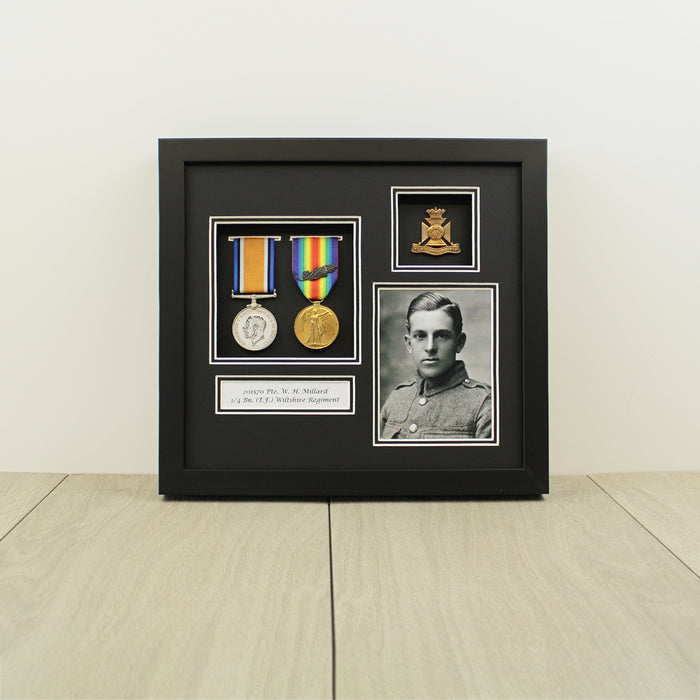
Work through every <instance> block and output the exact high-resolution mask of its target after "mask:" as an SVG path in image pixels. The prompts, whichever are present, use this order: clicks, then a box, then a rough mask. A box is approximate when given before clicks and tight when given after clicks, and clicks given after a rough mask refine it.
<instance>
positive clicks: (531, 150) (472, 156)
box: [159, 139, 549, 498]
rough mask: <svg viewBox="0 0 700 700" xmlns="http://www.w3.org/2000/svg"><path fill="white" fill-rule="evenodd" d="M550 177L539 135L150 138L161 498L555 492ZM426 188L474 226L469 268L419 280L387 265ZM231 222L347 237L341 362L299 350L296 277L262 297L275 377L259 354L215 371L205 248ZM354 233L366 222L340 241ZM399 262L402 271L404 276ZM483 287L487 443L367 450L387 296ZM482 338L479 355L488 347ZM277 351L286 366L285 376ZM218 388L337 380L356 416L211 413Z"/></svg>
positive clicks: (281, 276) (220, 364) (374, 430)
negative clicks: (294, 323)
mask: <svg viewBox="0 0 700 700" xmlns="http://www.w3.org/2000/svg"><path fill="white" fill-rule="evenodd" d="M546 177H547V142H546V141H545V140H539V139H532V140H529V139H528V140H516V139H161V140H160V141H159V183H160V193H159V205H160V393H159V400H160V404H159V490H160V493H161V494H164V495H167V496H173V497H178V496H210V497H217V496H221V497H224V496H226V497H289V498H358V497H366V498H379V497H453V498H454V497H464V496H517V495H522V496H525V495H537V494H544V493H548V491H549V479H548V475H549V449H548V391H547V379H548V376H547V375H548V368H547V180H546ZM412 187H413V188H415V192H416V195H415V198H414V199H411V196H412V194H413V191H412V190H411V188H412ZM460 187H464V188H465V189H464V192H462V190H460V189H459V188H460ZM392 188H393V189H392ZM421 188H425V189H426V191H428V192H429V193H431V194H432V193H433V192H435V193H436V195H435V198H436V199H437V200H439V197H440V194H439V193H440V191H441V189H444V192H445V194H444V196H445V198H446V201H449V202H454V203H455V204H454V206H455V207H462V210H461V213H460V216H461V219H460V221H461V220H464V221H467V222H469V221H471V222H472V223H471V224H468V223H467V224H465V226H466V227H467V228H469V226H471V230H470V231H467V233H465V234H464V239H465V240H470V241H471V243H470V244H469V245H465V246H464V249H467V248H468V249H469V252H468V253H465V256H464V264H463V265H461V264H458V263H460V261H459V260H458V259H457V256H455V263H454V264H447V265H445V268H446V269H445V270H444V271H443V270H442V269H440V268H439V265H438V264H435V261H434V260H431V261H429V263H430V264H429V268H430V269H428V270H426V271H425V272H423V271H422V270H421V269H420V267H421V263H420V262H417V263H415V264H414V263H413V261H412V259H410V258H406V256H405V255H404V253H403V252H401V257H399V255H398V254H397V253H396V251H395V247H396V246H403V247H404V248H405V245H406V243H405V242H404V241H405V240H406V239H407V236H408V237H410V231H409V233H406V226H408V225H409V224H405V223H404V224H401V225H403V226H404V229H403V230H401V231H400V230H398V226H399V223H398V222H399V219H401V221H404V220H406V216H407V215H405V213H403V214H402V213H401V212H398V213H397V211H395V205H396V202H399V204H398V205H397V206H401V203H402V202H407V204H406V205H405V206H406V211H409V210H408V207H409V206H413V207H419V206H420V207H422V206H423V205H424V199H421V197H423V195H421V194H420V192H421V191H422V190H421ZM397 192H398V194H399V195H400V197H399V198H398V199H397V196H396V195H397ZM462 196H463V198H462V199H460V197H462ZM449 197H452V199H449ZM436 204H439V201H437V202H436ZM474 212H476V213H477V215H478V217H479V218H478V219H475V218H474V217H475V214H474ZM394 214H396V216H394ZM411 215H412V214H411ZM227 216H230V217H232V221H234V223H235V221H236V220H237V219H245V220H247V219H256V217H257V219H256V221H255V222H254V223H256V224H263V225H264V224H265V221H266V220H268V219H270V218H272V219H274V218H275V217H278V219H279V221H281V222H282V223H284V222H288V223H289V225H290V226H294V225H296V226H297V228H296V229H294V232H296V231H297V230H301V229H300V228H299V225H300V224H298V223H297V222H295V219H299V220H300V222H301V221H302V220H306V219H309V220H312V219H313V218H314V217H317V218H318V219H319V220H325V219H328V220H329V221H330V224H332V225H336V224H338V225H341V224H348V228H347V229H345V230H346V231H347V232H348V235H347V236H345V237H344V238H345V244H344V245H346V246H347V247H346V248H345V249H344V250H345V252H344V253H343V256H344V257H343V259H342V260H343V265H345V267H344V268H343V271H345V270H347V267H348V266H352V267H353V269H352V270H350V271H347V272H345V275H344V276H343V275H341V276H339V282H338V285H337V292H336V291H335V290H333V291H332V292H331V294H329V297H328V304H329V306H331V307H333V306H334V303H336V304H337V305H338V308H337V309H336V311H339V310H340V312H341V313H340V314H339V319H340V323H341V328H342V329H343V333H344V334H345V336H343V337H344V338H345V339H346V341H347V342H346V345H347V348H350V349H353V348H354V350H352V352H351V350H348V351H345V350H338V352H337V356H338V357H339V358H340V359H339V360H338V362H334V361H333V357H332V353H330V351H329V354H326V355H314V352H316V351H311V353H310V354H309V353H307V351H306V350H305V349H304V348H301V346H300V345H299V348H300V349H299V351H297V350H295V349H293V348H294V345H293V342H292V340H290V338H293V336H292V335H291V326H290V325H289V318H292V316H291V314H292V312H293V310H294V309H296V310H299V309H301V307H302V306H303V305H304V303H305V301H304V299H303V298H302V296H301V294H300V293H298V291H297V292H294V287H293V285H294V284H295V283H294V282H293V279H292V278H291V273H290V272H289V270H287V269H284V267H280V266H278V270H277V273H276V274H277V280H278V281H279V282H278V284H279V287H280V288H281V292H284V293H280V295H279V297H278V299H275V300H273V302H274V304H276V306H275V309H276V310H275V313H276V314H277V313H278V311H279V312H281V314H280V318H281V319H282V322H280V329H279V331H278V337H279V338H280V340H279V346H278V347H280V348H292V349H291V350H288V349H285V350H283V351H279V352H278V351H275V352H277V354H273V355H268V356H267V357H270V358H271V360H270V362H269V363H268V364H265V362H264V357H263V356H262V355H259V354H251V356H250V361H248V360H247V359H246V355H245V353H244V354H243V356H242V359H241V357H240V356H239V355H236V357H234V358H233V359H231V358H229V359H227V357H228V355H226V352H223V351H222V357H223V360H222V361H218V360H217V359H216V358H214V357H213V355H212V353H211V347H210V345H211V337H212V333H213V332H214V333H216V332H217V329H218V325H217V324H220V323H224V322H225V323H228V324H229V327H230V310H229V307H228V306H227V305H226V306H225V305H224V304H223V303H222V304H221V305H220V306H221V309H222V310H221V314H222V315H221V318H219V317H217V316H216V314H212V308H213V306H212V295H213V296H216V295H217V294H218V291H217V290H218V287H217V285H219V284H222V285H224V286H225V285H226V280H221V279H220V280H219V281H217V282H216V284H214V283H213V281H212V280H213V275H212V262H211V261H212V252H211V249H212V247H213V248H216V246H219V245H220V244H219V243H218V238H216V236H215V235H214V234H213V233H212V232H213V231H214V230H215V229H214V227H213V225H211V221H212V220H213V219H217V218H218V219H220V218H221V217H224V218H225V217H227ZM456 218H458V217H457V216H456ZM336 219H337V220H336ZM356 219H357V220H358V221H360V222H361V225H357V226H355V225H353V226H352V227H350V223H351V220H353V221H354V220H356ZM394 219H396V221H394ZM279 221H278V223H279ZM475 221H476V224H475V223H474V222H475ZM338 222H340V223H338ZM268 223H269V222H268ZM273 223H274V221H273ZM475 225H478V231H475ZM270 226H272V224H270ZM301 228H303V225H301ZM270 230H271V231H272V228H270ZM310 230H312V231H313V226H310ZM417 230H419V229H417ZM477 234H478V235H477ZM307 235H308V234H307ZM311 235H313V234H311ZM419 238H420V236H419V235H418V236H417V238H416V240H418V239H419ZM287 245H288V244H287V243H286V242H285V241H283V242H280V243H278V248H279V250H280V251H281V253H280V257H285V256H286V257H288V256H289V253H288V249H287V248H286V246H287ZM353 246H354V248H353ZM404 248H402V251H403V250H404ZM221 250H222V251H223V250H225V248H223V247H222V248H221ZM353 250H354V251H356V252H352V251H353ZM395 253H396V254H395ZM477 258H478V259H477ZM406 260H408V263H409V264H408V266H407V269H401V268H402V267H405V266H406ZM417 260H419V258H417ZM351 261H352V262H351ZM477 263H478V264H477ZM426 265H428V263H426ZM416 266H417V267H418V269H416ZM220 277H223V275H220ZM341 279H342V283H343V285H344V286H342V287H341ZM480 285H481V286H482V287H484V288H488V289H495V290H496V292H495V293H492V294H491V297H489V298H491V299H495V300H496V301H495V302H494V301H491V302H488V303H483V304H482V306H481V307H480V308H483V309H485V311H484V314H488V313H492V318H493V319H494V320H493V321H492V323H491V327H492V328H493V329H494V330H493V332H492V340H491V345H490V346H488V347H489V348H491V349H492V350H493V351H494V352H493V353H492V356H493V358H495V359H493V361H492V364H491V365H488V362H489V360H488V353H487V352H486V351H484V353H483V356H484V358H486V359H484V361H483V363H482V366H483V367H484V368H488V367H490V368H491V374H492V377H493V378H494V379H495V383H494V386H493V387H492V391H493V392H494V399H495V398H496V393H495V392H497V398H498V401H497V402H496V401H494V403H495V404H497V405H498V408H497V409H494V413H493V417H494V419H496V420H497V421H498V423H499V428H498V441H496V440H490V441H486V442H489V443H490V444H478V441H471V439H470V438H465V440H464V441H463V442H459V441H457V442H445V444H442V443H439V442H431V441H430V440H428V441H426V442H425V443H424V444H423V443H420V442H411V441H409V442H408V443H405V444H400V442H388V443H387V441H383V440H382V439H381V437H379V439H378V427H377V426H378V415H377V414H378V411H379V410H380V406H379V403H380V401H379V399H378V398H377V397H378V396H379V391H380V389H379V388H378V383H381V382H382V381H385V380H384V378H382V377H380V376H379V373H380V370H381V367H382V361H381V360H380V358H379V357H378V353H379V352H380V349H381V344H382V343H384V344H386V345H387V347H388V344H389V342H390V340H387V339H382V338H381V337H380V332H379V331H380V329H381V328H384V326H382V325H381V317H380V316H381V313H383V312H382V311H381V303H383V302H382V299H388V300H390V301H389V302H387V304H388V303H393V302H391V299H392V294H391V290H392V289H401V288H405V289H407V290H409V291H410V290H411V289H412V287H414V288H415V289H416V290H419V289H423V288H426V287H427V288H430V287H435V288H436V289H438V290H440V289H444V290H446V292H449V291H450V290H458V291H459V293H461V290H462V289H464V293H463V294H462V297H460V298H464V299H466V300H467V301H466V303H467V304H469V303H471V302H470V301H469V300H470V299H471V297H469V293H470V292H469V290H470V289H474V290H478V288H480ZM226 294H228V291H225V292H224V293H223V296H222V297H221V298H222V299H223V298H224V297H225V296H226ZM295 294H296V296H295ZM336 294H337V297H336V298H334V297H333V295H336ZM382 294H383V295H384V296H383V297H382ZM477 297H478V299H477ZM403 298H404V297H402V296H401V295H399V294H397V295H396V299H397V300H399V301H400V300H401V299H403ZM473 298H474V299H475V302H474V303H475V304H477V305H478V304H479V303H482V302H481V301H479V300H481V299H482V298H484V299H485V298H486V297H485V296H483V295H482V296H478V295H477V293H476V291H475V292H474V297H473ZM307 303H308V302H307ZM396 303H397V304H398V303H399V302H398V301H397V302H396ZM227 304H228V302H227ZM489 304H490V306H489ZM242 305H244V304H243V303H241V304H239V306H242ZM224 306H225V308H224ZM385 306H386V304H385ZM231 308H233V307H231ZM387 308H388V307H387ZM475 308H476V307H475ZM217 313H219V311H217ZM397 313H398V312H397ZM226 314H229V315H228V316H227V315H226ZM224 317H225V318H224ZM394 321H395V322H394V325H395V326H396V327H397V328H398V327H399V325H400V324H399V322H398V320H397V319H396V318H395V319H394ZM212 324H213V325H212ZM484 327H485V328H486V327H487V324H485V325H484ZM212 328H213V329H214V330H213V331H212ZM397 333H398V331H397ZM482 335H483V337H484V338H486V340H484V341H483V343H484V344H485V345H484V347H486V345H487V344H488V339H487V334H485V333H484V334H482ZM287 336H289V337H287ZM392 337H393V336H392ZM277 342H278V341H277V340H276V341H275V343H277ZM338 347H341V346H340V345H339V346H338ZM284 353H287V355H285V357H286V356H289V355H290V353H291V358H292V362H291V363H285V361H284V358H282V357H281V356H282V355H284ZM232 354H233V353H232V352H229V355H232ZM278 355H280V357H278ZM317 357H318V358H321V357H324V358H325V359H324V361H323V362H317V361H316V359H315V358H317ZM384 364H385V365H386V366H389V363H387V362H385V363H384ZM494 368H496V369H495V370H494ZM486 371H487V369H484V372H486ZM222 378H223V381H224V382H225V381H227V380H230V379H233V380H234V382H233V383H234V384H235V382H236V381H239V380H240V381H243V383H244V384H245V382H246V381H247V380H248V379H250V381H265V380H266V378H269V379H270V380H275V379H279V378H282V381H283V382H284V381H287V378H288V379H289V381H292V380H296V378H299V379H300V380H302V379H303V380H306V381H308V380H309V379H314V378H318V379H319V381H322V382H323V381H329V382H330V381H331V380H333V381H335V380H336V379H337V381H338V382H340V383H342V382H348V385H349V386H348V391H347V395H348V396H350V397H351V399H348V401H351V403H348V405H347V406H346V408H347V409H348V410H346V411H344V412H341V414H340V415H332V414H317V413H312V414H310V415H305V414H303V413H301V412H300V413H287V412H284V411H283V412H281V414H271V413H263V414H254V413H255V412H250V415H248V414H240V413H236V412H235V411H234V412H233V413H231V412H228V411H226V410H224V411H218V410H217V409H218V408H221V404H220V401H221V399H220V396H219V394H220V388H221V386H222ZM350 385H351V386H350ZM217 402H219V403H217ZM350 408H352V410H350ZM482 442H483V441H482Z"/></svg>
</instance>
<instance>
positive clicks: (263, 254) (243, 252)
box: [233, 236, 275, 294]
mask: <svg viewBox="0 0 700 700" xmlns="http://www.w3.org/2000/svg"><path fill="white" fill-rule="evenodd" d="M274 291H275V239H274V238H271V237H266V236H241V237H236V238H234V239H233V293H234V294H274Z"/></svg>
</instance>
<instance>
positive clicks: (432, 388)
mask: <svg viewBox="0 0 700 700" xmlns="http://www.w3.org/2000/svg"><path fill="white" fill-rule="evenodd" d="M416 379H417V384H418V393H419V394H422V395H423V396H433V395H434V394H439V393H440V392H441V391H445V390H446V389H452V387H455V386H458V385H459V384H461V383H462V382H464V380H465V379H469V375H468V374H467V368H466V367H465V366H464V362H462V360H457V361H456V362H455V363H454V364H453V365H452V367H450V369H448V370H447V372H443V373H442V374H441V375H440V376H439V377H427V378H426V379H423V377H421V376H420V375H418V376H417V378H416Z"/></svg>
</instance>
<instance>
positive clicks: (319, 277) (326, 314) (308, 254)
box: [290, 236, 342, 350]
mask: <svg viewBox="0 0 700 700" xmlns="http://www.w3.org/2000/svg"><path fill="white" fill-rule="evenodd" d="M290 240H291V242H292V274H293V275H294V279H295V280H296V283H297V286H298V287H299V289H300V290H301V293H302V294H303V295H304V296H305V297H306V298H307V299H308V300H309V301H310V302H311V306H307V307H306V308H304V309H302V310H301V311H300V312H299V313H298V314H297V317H296V319H295V320H294V334H295V335H296V337H297V340H299V342H300V343H301V344H302V345H305V346H306V347H307V348H311V349H312V350H322V349H323V348H327V347H328V346H329V345H330V344H331V343H332V342H333V341H334V340H335V339H336V338H337V337H338V329H339V323H338V317H337V316H336V315H335V313H333V311H332V310H331V309H329V308H328V307H327V306H321V302H322V301H323V300H324V299H325V298H326V297H327V296H328V294H329V293H330V291H331V289H332V288H333V285H334V284H335V282H336V280H337V279H338V241H340V240H342V236H291V237H290Z"/></svg>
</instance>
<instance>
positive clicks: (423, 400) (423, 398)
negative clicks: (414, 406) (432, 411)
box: [418, 396, 428, 406]
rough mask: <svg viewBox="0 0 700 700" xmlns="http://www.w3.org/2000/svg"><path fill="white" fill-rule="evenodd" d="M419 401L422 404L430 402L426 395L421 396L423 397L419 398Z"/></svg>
mask: <svg viewBox="0 0 700 700" xmlns="http://www.w3.org/2000/svg"><path fill="white" fill-rule="evenodd" d="M418 403H419V404H420V405H421V406H425V404H427V403H428V399H426V398H425V396H421V397H420V398H419V399H418Z"/></svg>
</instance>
